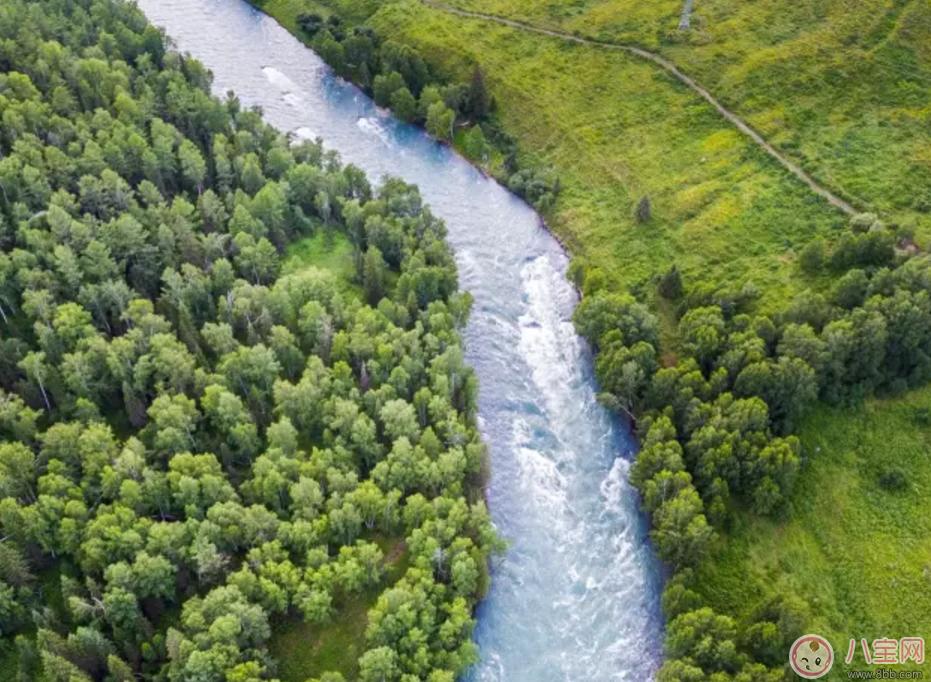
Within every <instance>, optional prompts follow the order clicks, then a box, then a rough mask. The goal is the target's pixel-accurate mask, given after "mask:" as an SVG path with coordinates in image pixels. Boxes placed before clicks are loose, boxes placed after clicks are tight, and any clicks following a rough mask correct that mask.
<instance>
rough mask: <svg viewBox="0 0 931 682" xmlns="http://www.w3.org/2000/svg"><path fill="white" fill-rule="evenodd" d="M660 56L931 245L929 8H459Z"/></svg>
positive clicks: (727, 2)
mask: <svg viewBox="0 0 931 682" xmlns="http://www.w3.org/2000/svg"><path fill="white" fill-rule="evenodd" d="M451 4H452V5H454V6H456V7H460V8H463V9H468V10H473V11H480V12H487V13H491V14H497V15H500V16H507V17H513V18H519V19H523V20H526V21H530V22H532V23H534V24H536V25H541V26H548V27H554V28H559V29H561V30H565V31H569V32H575V33H578V34H579V35H585V36H591V37H596V38H599V39H602V40H608V41H617V42H625V43H631V44H637V45H642V46H644V47H648V48H650V49H653V50H657V51H659V52H660V53H662V54H663V55H665V56H667V57H668V58H670V59H672V60H673V61H674V62H676V63H677V64H678V65H679V66H680V67H681V68H682V69H683V70H684V71H686V72H687V73H689V74H691V75H692V76H694V77H696V78H698V80H700V81H701V82H702V83H703V84H704V85H705V86H706V87H707V88H708V89H709V90H710V91H711V92H712V93H714V94H715V96H717V97H718V98H719V99H721V100H722V101H724V102H725V103H726V104H727V105H728V106H731V107H732V108H733V109H735V110H736V111H737V113H739V114H741V115H742V116H744V117H745V119H746V120H747V121H748V122H749V123H750V124H751V125H753V126H754V127H755V128H756V129H757V130H759V131H760V132H762V133H763V134H764V135H765V136H766V137H767V138H768V139H769V140H770V141H771V142H772V143H774V144H775V145H776V146H777V147H778V148H779V149H780V150H782V151H783V152H785V153H787V154H789V155H790V156H792V157H794V158H795V159H796V160H797V161H799V162H800V163H801V164H802V165H803V166H804V167H805V168H806V169H807V170H809V172H811V173H813V174H814V175H815V176H816V177H818V178H819V179H820V180H822V181H823V182H825V183H826V184H828V185H829V186H830V187H831V188H832V189H834V190H835V191H837V192H839V193H841V194H843V195H846V197H847V198H848V199H851V200H853V201H854V202H855V203H858V204H859V205H860V206H861V207H862V208H870V209H873V210H878V211H881V212H883V213H885V214H887V215H888V216H889V217H890V218H892V219H894V220H896V221H898V222H900V223H902V224H903V225H907V226H911V227H914V228H915V229H916V231H917V232H918V233H919V235H920V236H921V237H922V238H923V239H925V240H927V239H928V238H929V237H931V145H929V144H928V138H929V123H931V102H929V99H928V96H927V93H928V90H929V88H931V40H929V37H931V4H929V3H927V2H925V1H924V0H856V1H854V0H798V1H797V2H786V1H785V0H757V1H755V2H734V1H733V0H701V1H700V2H696V3H694V10H693V14H692V22H691V23H692V28H691V29H690V30H688V31H679V30H678V29H677V27H678V23H679V17H680V12H681V9H682V2H681V0H656V1H654V2H649V3H644V2H639V1H637V0H574V1H572V2H562V1H557V0H545V1H539V0H538V1H535V2H529V3H527V2H517V1H516V0H453V1H452V2H451Z"/></svg>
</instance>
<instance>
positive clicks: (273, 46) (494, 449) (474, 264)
mask: <svg viewBox="0 0 931 682" xmlns="http://www.w3.org/2000/svg"><path fill="white" fill-rule="evenodd" d="M139 5H140V7H141V8H142V9H143V11H144V12H145V13H146V14H147V16H148V17H149V18H150V20H151V21H152V22H153V23H155V24H156V25H158V26H160V27H162V28H164V29H165V31H166V32H167V33H168V35H169V36H170V37H171V38H172V39H173V40H174V42H175V44H176V45H177V47H178V48H179V49H181V50H182V51H185V52H190V53H191V54H193V55H194V56H195V57H197V58H198V59H200V60H201V61H202V62H203V63H204V64H205V65H206V66H207V67H208V68H209V69H210V70H211V71H212V72H213V74H214V84H213V87H214V91H215V92H216V93H217V94H219V95H223V94H224V93H226V92H227V91H228V90H233V91H235V92H236V94H237V95H238V96H239V98H240V100H241V101H242V103H243V104H244V105H246V106H253V105H258V106H260V107H261V108H262V110H263V112H264V116H265V118H266V120H267V121H268V122H269V123H271V124H272V125H274V126H276V127H277V128H279V129H280V130H283V131H289V132H292V133H293V134H295V135H297V136H304V137H310V138H315V137H318V136H319V137H320V138H322V139H323V142H324V145H325V146H326V147H327V148H328V149H333V150H336V151H337V152H339V153H340V155H341V156H342V158H343V160H344V161H345V162H351V163H354V164H356V165H357V166H359V167H360V168H362V169H363V170H365V172H366V173H367V174H368V175H369V177H370V178H372V179H373V180H376V181H377V179H378V178H380V177H383V176H384V175H386V174H391V175H395V176H398V177H401V178H403V179H404V180H406V181H408V182H411V183H415V184H416V185H418V186H419V187H420V191H421V193H422V195H423V197H424V199H425V201H426V202H427V203H428V204H429V205H430V207H431V210H432V211H433V212H434V214H436V215H437V216H439V217H441V218H443V219H444V220H445V222H446V224H447V226H448V229H449V241H450V243H451V245H452V247H453V248H454V250H455V254H456V260H457V263H458V266H459V278H460V285H461V287H462V288H464V289H466V290H468V291H470V292H471V293H472V295H473V297H474V299H475V304H474V307H473V312H472V316H471V318H470V321H469V324H468V326H467V327H466V329H465V348H466V359H467V361H468V362H469V364H470V365H471V366H472V367H474V368H475V370H476V372H477V374H478V379H479V384H480V392H479V420H480V428H481V432H482V435H483V437H484V439H485V442H486V443H487V444H488V446H489V450H490V458H491V477H490V480H489V483H488V487H487V493H486V494H487V499H488V505H489V508H490V510H491V514H492V517H493V519H494V522H495V524H496V526H497V527H498V529H499V531H500V533H501V535H502V536H503V537H504V538H505V539H506V540H507V541H508V543H509V547H508V551H507V552H506V553H505V554H504V555H503V556H502V557H500V558H497V559H495V561H494V564H493V567H492V588H491V591H490V593H489V594H488V596H487V598H486V599H485V600H484V602H482V604H481V605H480V606H479V609H478V625H477V627H476V630H475V639H476V641H477V643H478V645H479V649H480V657H481V660H480V662H479V663H478V664H477V665H475V666H474V667H473V669H472V670H471V671H470V672H469V674H468V679H470V680H472V681H473V682H485V681H496V682H497V681H507V682H556V681H559V680H565V681H571V682H589V681H590V682H599V681H602V680H646V679H651V678H652V677H653V675H654V673H655V671H656V669H657V667H658V665H659V662H660V658H661V641H662V620H661V617H660V612H659V607H658V601H659V593H660V589H661V583H660V577H659V575H660V567H659V564H658V562H657V560H656V559H655V558H654V556H653V554H652V552H651V549H650V547H649V544H648V543H647V542H646V530H647V528H646V522H645V520H644V519H643V518H642V516H641V515H640V514H639V513H638V511H637V498H636V494H635V492H634V490H633V489H632V488H631V487H630V485H629V484H628V482H627V472H628V468H629V464H630V459H631V457H632V454H633V452H634V449H635V441H634V439H633V436H632V435H631V433H630V431H629V429H628V427H627V425H626V424H624V423H623V422H622V421H620V420H619V419H618V418H617V417H616V416H614V415H612V414H610V413H609V412H608V411H606V410H605V409H603V408H602V407H601V406H600V405H599V404H598V403H597V402H596V400H595V394H596V390H597V389H596V385H595V380H594V377H593V372H592V358H591V354H590V351H589V349H588V347H587V346H586V344H585V342H584V341H583V340H582V339H580V338H579V337H578V336H577V335H576V333H575V331H574V329H573V326H572V321H571V316H572V311H573V309H574V307H575V305H576V303H577V296H576V293H575V291H574V289H573V288H572V286H571V285H570V284H569V283H568V281H567V280H566V267H567V258H566V256H565V254H564V253H563V251H562V249H561V248H560V246H559V244H558V243H557V242H556V240H555V239H553V237H552V236H551V235H550V234H549V233H548V232H547V231H546V230H545V229H544V227H543V225H542V223H541V221H540V218H539V216H538V215H537V214H536V213H535V212H534V211H533V210H532V209H531V208H529V207H528V206H527V205H526V204H525V203H524V202H522V201H520V200H519V199H517V198H516V197H514V196H513V195H512V194H510V193H509V192H508V191H507V190H505V189H503V188H502V187H501V186H499V185H498V184H497V183H495V182H494V181H492V180H489V179H487V178H486V177H484V176H483V175H482V174H481V173H480V172H479V171H477V170H476V169H475V168H473V167H472V166H471V165H470V164H469V163H468V162H466V161H465V160H463V159H462V158H460V157H459V156H458V155H456V154H455V153H454V152H453V151H451V150H450V149H449V148H448V147H446V146H443V145H440V144H438V143H436V142H435V141H433V140H431V139H430V138H429V137H427V136H426V135H425V134H424V133H423V132H422V131H421V130H419V129H418V128H416V127H413V126H410V125H406V124H404V123H401V122H399V121H397V120H395V119H393V118H392V117H391V116H390V115H389V114H387V113H386V112H384V111H381V110H379V109H378V108H376V107H375V105H374V104H373V103H372V102H371V100H369V99H368V98H367V97H366V96H365V95H364V94H363V93H362V92H360V91H359V90H358V89H357V88H355V87H354V86H352V85H350V84H348V83H346V82H344V81H342V80H341V79H338V78H336V77H334V76H333V74H332V72H331V71H330V69H329V68H328V67H327V66H326V65H325V64H324V63H323V62H322V61H321V60H320V58H319V57H318V56H317V55H316V54H315V53H314V52H313V51H311V50H309V49H307V48H306V47H305V46H304V45H302V44H301V43H300V42H299V41H298V40H297V39H296V38H294V37H293V36H292V35H291V34H289V33H288V32H287V31H286V30H285V29H283V28H282V27H281V26H279V25H278V24H277V23H276V22H275V21H274V20H272V19H271V18H269V17H267V16H265V15H263V14H261V13H260V12H258V11H256V10H255V9H254V8H252V7H251V6H250V5H248V4H247V3H246V2H244V1H243V0H140V1H139Z"/></svg>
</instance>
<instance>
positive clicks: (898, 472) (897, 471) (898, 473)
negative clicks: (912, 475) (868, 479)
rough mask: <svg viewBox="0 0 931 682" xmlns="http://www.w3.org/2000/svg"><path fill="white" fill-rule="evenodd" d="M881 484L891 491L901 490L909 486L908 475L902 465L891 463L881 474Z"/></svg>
mask: <svg viewBox="0 0 931 682" xmlns="http://www.w3.org/2000/svg"><path fill="white" fill-rule="evenodd" d="M879 485H880V486H882V488H884V489H885V490H888V491H890V492H899V491H902V490H905V488H907V487H908V475H907V474H906V473H905V470H904V469H902V467H900V466H896V465H889V466H888V467H887V468H885V469H884V470H883V471H881V472H880V474H879Z"/></svg>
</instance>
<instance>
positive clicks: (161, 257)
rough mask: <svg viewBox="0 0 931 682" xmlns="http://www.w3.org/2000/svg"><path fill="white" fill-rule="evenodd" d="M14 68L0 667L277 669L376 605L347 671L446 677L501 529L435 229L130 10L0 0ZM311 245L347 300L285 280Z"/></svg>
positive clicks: (397, 187)
mask: <svg viewBox="0 0 931 682" xmlns="http://www.w3.org/2000/svg"><path fill="white" fill-rule="evenodd" d="M0 72H2V73H0V114H2V121H3V124H2V133H0V190H2V192H0V208H2V213H0V346H2V347H0V566H2V568H0V635H2V638H0V655H2V659H0V672H2V675H3V677H4V679H19V680H24V681H26V680H46V681H48V682H52V681H61V682H64V681H66V680H67V681H68V682H81V681H86V680H111V681H114V682H115V681H128V680H133V679H137V678H139V677H141V678H143V679H155V680H176V681H180V680H196V681H199V682H209V681H212V680H217V681H219V680H231V681H237V682H245V681H246V680H258V679H269V678H274V676H275V670H276V661H275V660H273V659H272V657H271V656H270V655H269V653H268V648H267V644H268V641H269V638H270V635H271V633H272V631H273V628H274V624H275V622H276V621H278V620H280V619H282V618H284V617H286V616H287V617H295V616H297V617H299V618H302V619H304V620H306V621H307V622H308V623H311V624H314V625H320V626H322V625H323V624H325V623H327V622H328V621H330V620H332V619H334V618H339V615H340V612H341V609H342V608H343V606H344V605H345V604H346V603H348V602H350V601H351V600H352V599H353V596H354V595H356V594H358V593H359V592H360V591H362V590H370V589H372V588H376V589H378V590H380V591H381V595H380V597H378V599H377V602H376V603H375V606H374V607H373V608H372V609H371V611H370V613H369V618H368V620H369V626H368V629H367V631H366V633H365V640H366V647H367V650H366V651H365V652H364V654H363V655H362V656H361V658H360V660H359V661H358V668H357V669H358V677H359V679H362V680H387V679H390V680H411V681H412V680H431V681H433V682H440V681H449V680H452V679H453V678H454V677H455V676H456V675H457V674H458V673H459V672H460V671H461V670H463V669H464V667H465V666H467V665H468V664H470V663H471V662H472V661H473V660H474V658H475V647H474V644H473V643H472V642H471V639H470V637H471V631H472V626H473V620H472V609H473V607H474V605H475V603H476V601H477V599H478V598H480V596H481V595H482V594H483V592H484V590H485V589H486V584H487V569H486V563H487V559H488V556H489V554H490V552H492V551H494V550H495V549H496V547H497V546H498V540H497V539H496V537H495V535H494V532H493V530H492V528H491V525H490V522H489V518H488V515H487V512H486V510H485V507H484V505H483V502H482V501H481V494H480V483H481V475H482V470H483V460H484V456H485V455H484V448H483V446H482V443H481V442H480V439H479V436H478V433H477V431H476V428H475V424H474V412H475V393H476V385H475V379H474V377H473V375H472V373H471V371H470V370H469V369H468V368H467V367H465V366H464V364H463V360H462V351H461V348H460V337H459V328H460V327H461V326H462V324H463V323H464V321H465V319H466V317H467V315H468V312H469V305H470V301H469V299H468V296H466V295H463V294H459V293H457V292H456V289H457V277H456V270H455V265H454V263H453V261H452V258H451V255H450V251H449V248H448V247H447V245H446V243H445V241H444V233H445V228H444V226H443V224H442V223H441V222H440V221H439V220H437V219H436V218H435V217H434V216H432V215H431V213H430V211H429V210H428V209H427V208H426V207H424V206H423V204H422V203H421V200H420V198H419V196H418V193H417V190H416V188H413V187H411V186H408V185H405V184H404V183H402V182H400V181H397V180H391V179H388V180H386V181H385V182H384V183H383V184H382V185H381V186H380V187H378V188H377V189H376V188H373V187H372V186H370V184H369V183H368V181H367V180H366V178H365V177H364V175H363V174H362V172H361V171H359V169H357V168H354V167H353V166H351V165H342V164H341V163H340V162H339V160H338V159H337V158H335V156H334V155H333V154H331V153H328V152H326V151H324V150H323V148H322V147H321V145H320V144H319V143H311V142H300V143H297V142H295V141H292V140H290V139H288V138H286V137H285V136H283V135H282V134H280V133H279V132H277V131H275V130H274V129H272V128H270V127H269V126H267V125H266V124H264V123H263V122H262V120H261V115H260V112H258V111H253V110H247V109H244V108H243V107H241V106H240V104H239V102H238V101H237V99H236V98H235V97H234V96H233V95H230V96H229V97H228V98H227V99H226V100H224V101H220V100H218V99H216V98H214V97H212V96H211V95H210V94H209V86H210V75H209V74H208V73H207V72H206V71H205V70H204V68H203V67H202V66H201V65H200V64H199V63H198V62H197V61H195V60H193V59H190V58H187V57H185V56H182V55H179V54H177V53H176V52H173V51H171V50H170V49H168V47H167V45H166V42H165V39H164V38H163V36H162V35H161V34H160V33H159V32H158V31H157V30H156V29H154V28H153V27H152V26H150V25H149V24H148V23H147V22H146V20H145V18H144V16H143V15H142V14H141V12H140V11H139V10H138V9H136V8H135V7H134V6H132V5H130V4H128V3H124V2H120V1H114V0H50V1H48V2H43V3H33V2H27V1H26V0H8V1H6V2H4V3H3V5H2V6H0ZM314 234H323V235H324V239H326V240H333V239H347V240H349V241H350V242H351V244H352V247H353V252H354V258H355V264H356V280H357V285H358V286H356V287H353V288H352V289H346V288H345V287H341V286H340V285H339V283H338V282H336V281H335V278H334V277H333V275H332V274H331V273H328V272H326V271H324V270H320V269H316V268H312V267H309V268H304V269H300V270H298V271H295V272H292V273H290V274H282V273H281V262H282V252H283V250H284V248H285V247H286V246H287V245H288V244H289V243H291V242H292V241H294V240H296V239H298V238H301V237H306V236H310V235H314ZM385 547H390V548H393V549H392V551H394V550H395V549H396V550H397V551H399V552H402V553H403V554H404V565H405V566H406V570H405V571H404V573H403V575H401V576H400V577H399V578H398V579H397V581H396V582H393V583H392V584H385V583H386V581H385V566H386V564H387V562H388V561H389V560H391V559H392V558H391V557H387V556H385V551H384V549H383V548H385ZM393 559H394V561H395V562H396V561H397V557H394V558H393ZM321 679H323V680H327V681H328V682H334V681H335V680H339V679H342V676H341V675H340V674H339V673H327V674H324V675H323V677H322V678H321Z"/></svg>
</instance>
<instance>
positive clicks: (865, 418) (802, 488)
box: [697, 387, 931, 679]
mask: <svg viewBox="0 0 931 682" xmlns="http://www.w3.org/2000/svg"><path fill="white" fill-rule="evenodd" d="M929 413H931V387H928V388H924V389H921V390H918V391H914V392H911V393H909V394H908V395H906V396H904V397H902V398H900V399H897V400H870V401H868V402H866V403H865V404H863V405H862V406H860V407H859V408H856V409H855V410H854V411H851V410H849V409H848V410H842V409H838V408H826V407H825V408H821V409H819V410H818V411H816V412H815V413H814V414H813V415H812V416H811V417H809V418H808V419H807V420H806V423H805V425H804V427H803V428H802V431H801V433H800V436H801V438H802V442H803V444H804V446H805V449H806V451H807V452H808V453H810V454H811V455H812V457H811V460H810V461H809V462H808V463H807V465H806V466H805V468H804V469H803V473H802V476H801V477H800V480H799V482H798V484H797V486H796V489H795V491H794V493H793V497H792V512H791V514H790V515H789V520H788V521H773V520H771V519H763V518H758V517H750V516H748V515H744V516H742V517H740V521H739V525H738V526H737V527H735V528H734V529H733V530H732V531H731V532H730V533H728V534H725V535H724V536H722V538H721V539H720V541H719V544H718V547H716V548H715V551H714V554H715V555H716V557H717V559H716V560H715V561H711V562H706V563H705V564H704V566H703V568H702V571H701V572H700V573H699V580H698V581H697V582H698V584H699V585H701V586H702V588H703V590H704V592H705V596H706V597H708V598H709V600H710V601H711V603H712V604H714V605H715V607H716V608H720V609H721V610H723V611H726V612H728V613H732V614H735V615H736V616H737V617H738V618H741V619H742V618H746V619H747V620H750V617H751V614H752V613H753V610H754V609H755V608H757V607H758V606H759V605H760V604H761V603H762V602H764V601H766V599H767V597H768V596H769V595H771V594H773V593H774V592H779V593H785V594H794V595H796V596H797V597H798V598H799V599H801V601H802V602H803V603H804V604H806V605H807V607H808V610H809V612H810V613H811V614H812V619H811V622H810V623H808V629H809V630H811V631H814V632H818V633H820V634H822V635H824V636H825V637H827V638H828V640H829V641H830V642H831V643H832V645H833V646H834V650H835V652H836V653H837V654H838V657H839V659H840V660H838V661H837V665H836V666H835V671H834V673H832V675H833V677H829V678H827V679H846V674H845V673H844V672H843V671H844V670H846V668H845V667H844V665H843V660H842V659H843V657H844V655H845V654H846V652H847V645H848V643H849V641H850V638H851V637H855V638H857V640H858V641H859V638H861V637H865V638H867V640H868V641H870V642H872V640H873V639H877V638H881V637H892V638H899V637H905V636H925V637H928V636H929V633H931V542H929V539H931V496H929V495H928V492H927V491H928V490H929V489H931V422H929V420H928V414H929ZM893 467H897V468H899V469H901V470H902V471H903V472H904V473H905V478H906V482H905V484H904V486H903V487H902V489H887V488H885V487H883V485H881V484H880V482H879V481H880V477H881V476H882V474H883V473H884V472H887V471H889V470H890V469H891V468H893ZM855 660H856V663H859V665H857V664H856V663H855V664H854V665H851V666H850V668H851V669H860V668H863V659H862V654H860V652H859V650H858V654H857V659H855ZM925 670H928V671H931V666H926V667H925Z"/></svg>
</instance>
